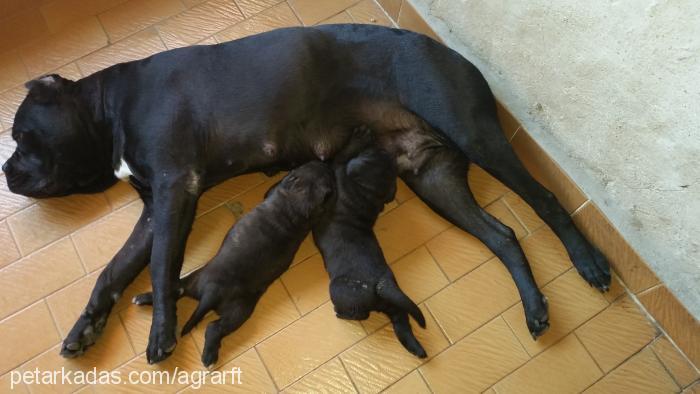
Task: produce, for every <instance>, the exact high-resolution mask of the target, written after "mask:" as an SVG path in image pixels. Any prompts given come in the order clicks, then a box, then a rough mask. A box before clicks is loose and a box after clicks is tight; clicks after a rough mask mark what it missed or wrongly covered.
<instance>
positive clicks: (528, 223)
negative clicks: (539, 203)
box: [503, 192, 545, 233]
mask: <svg viewBox="0 0 700 394" xmlns="http://www.w3.org/2000/svg"><path fill="white" fill-rule="evenodd" d="M503 199H504V200H505V203H506V205H508V208H510V209H511V210H512V211H513V212H514V213H515V216H517V217H518V219H520V222H521V223H522V224H523V225H524V226H525V228H526V230H527V231H528V232H529V233H533V232H535V230H537V229H539V228H540V227H542V226H544V225H545V223H544V222H543V221H542V219H540V217H539V216H537V213H535V211H534V210H533V209H532V208H531V207H530V206H529V205H528V204H527V203H526V202H525V201H524V200H523V199H522V198H520V196H518V195H517V194H515V193H513V192H509V193H506V195H505V196H504V197H503Z"/></svg>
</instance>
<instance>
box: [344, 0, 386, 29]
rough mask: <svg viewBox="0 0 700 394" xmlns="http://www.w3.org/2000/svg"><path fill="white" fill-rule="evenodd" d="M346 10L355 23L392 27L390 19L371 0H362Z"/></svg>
mask: <svg viewBox="0 0 700 394" xmlns="http://www.w3.org/2000/svg"><path fill="white" fill-rule="evenodd" d="M347 12H348V13H349V14H350V16H352V19H354V20H355V23H365V24H371V25H382V26H388V27H393V25H392V23H391V20H390V19H389V18H388V17H387V16H386V14H385V13H384V11H383V10H382V9H381V8H380V7H379V5H377V3H375V2H374V1H373V0H362V1H361V2H359V3H357V4H356V5H354V6H352V7H350V8H348V10H347Z"/></svg>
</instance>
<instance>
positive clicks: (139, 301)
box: [131, 291, 153, 305]
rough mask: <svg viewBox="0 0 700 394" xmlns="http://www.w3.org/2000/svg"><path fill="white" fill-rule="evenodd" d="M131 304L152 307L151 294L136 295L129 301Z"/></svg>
mask: <svg viewBox="0 0 700 394" xmlns="http://www.w3.org/2000/svg"><path fill="white" fill-rule="evenodd" d="M131 303H132V304H134V305H153V293H151V292H150V291H149V292H147V293H141V294H139V295H136V296H134V298H132V299H131Z"/></svg>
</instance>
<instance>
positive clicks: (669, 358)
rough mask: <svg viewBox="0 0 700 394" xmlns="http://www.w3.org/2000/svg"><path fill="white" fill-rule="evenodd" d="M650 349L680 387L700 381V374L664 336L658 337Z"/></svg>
mask: <svg viewBox="0 0 700 394" xmlns="http://www.w3.org/2000/svg"><path fill="white" fill-rule="evenodd" d="M651 347H652V349H654V353H656V356H657V357H658V358H659V360H661V363H662V364H663V365H664V366H665V367H666V369H667V370H668V371H669V372H670V373H671V375H672V376H673V378H674V379H675V380H676V382H677V383H678V384H679V385H680V386H681V387H685V386H688V385H689V384H690V383H692V382H694V381H695V380H697V379H700V373H698V371H697V370H696V369H695V368H693V366H692V365H691V364H690V362H688V360H687V359H686V358H685V357H684V356H683V355H682V354H681V353H680V352H679V351H678V349H676V347H675V346H673V344H672V343H671V341H670V340H669V339H668V337H666V335H662V336H661V337H659V338H658V339H657V340H656V341H655V342H654V344H653V345H652V346H651Z"/></svg>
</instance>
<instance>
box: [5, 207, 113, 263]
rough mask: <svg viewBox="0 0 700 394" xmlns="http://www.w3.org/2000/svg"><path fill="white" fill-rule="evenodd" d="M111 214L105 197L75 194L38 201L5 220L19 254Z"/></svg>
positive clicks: (29, 251)
mask: <svg viewBox="0 0 700 394" xmlns="http://www.w3.org/2000/svg"><path fill="white" fill-rule="evenodd" d="M109 211H110V207H109V203H107V199H106V198H105V196H104V194H101V193H100V194H74V195H71V196H68V197H61V198H50V199H46V200H39V201H38V202H37V203H36V204H34V205H32V206H31V207H29V208H27V209H25V210H23V211H22V212H19V213H18V214H16V215H13V216H11V217H10V218H8V220H7V223H8V224H9V225H10V228H11V229H12V233H13V234H14V235H15V239H16V240H17V246H18V247H19V250H20V252H21V253H22V255H27V254H28V253H31V252H32V251H34V250H37V249H38V248H40V247H42V246H44V245H47V244H49V243H50V242H52V241H55V240H57V239H59V238H61V237H63V236H65V235H67V234H69V233H70V232H72V231H75V230H77V229H79V228H80V227H82V226H84V225H86V224H88V223H90V222H91V221H93V220H95V219H97V218H99V217H101V216H103V215H105V214H106V213H108V212H109Z"/></svg>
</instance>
